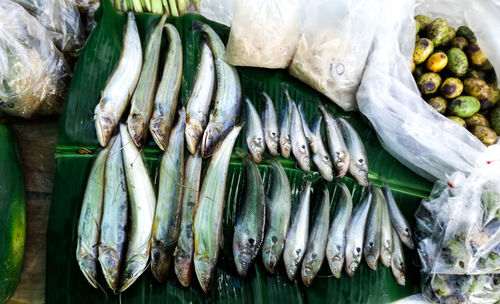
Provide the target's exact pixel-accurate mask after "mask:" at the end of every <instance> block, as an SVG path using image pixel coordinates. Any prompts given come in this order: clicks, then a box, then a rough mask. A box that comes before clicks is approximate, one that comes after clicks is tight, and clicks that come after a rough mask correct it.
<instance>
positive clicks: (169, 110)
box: [149, 24, 182, 151]
mask: <svg viewBox="0 0 500 304" xmlns="http://www.w3.org/2000/svg"><path fill="white" fill-rule="evenodd" d="M165 31H166V32H167V37H168V43H169V44H168V52H167V59H166V60H165V66H164V67H163V75H162V77H161V81H160V85H159V86H158V90H157V91H156V96H155V102H154V111H153V116H152V117H151V121H150V123H149V130H150V131H151V135H153V139H154V141H155V142H156V144H157V145H158V147H160V149H162V150H163V151H165V149H166V148H167V145H168V137H169V136H170V128H172V124H173V123H174V117H175V112H176V109H177V102H178V99H179V89H180V87H181V79H182V41H181V37H180V35H179V32H178V31H177V29H176V28H175V26H173V25H172V24H165Z"/></svg>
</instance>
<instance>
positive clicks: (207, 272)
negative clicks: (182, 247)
mask: <svg viewBox="0 0 500 304" xmlns="http://www.w3.org/2000/svg"><path fill="white" fill-rule="evenodd" d="M205 260H208V258H207V257H198V258H195V260H194V266H195V267H194V269H195V272H196V276H197V277H198V282H199V283H200V286H201V289H203V291H204V292H205V293H208V292H209V291H210V289H212V271H213V267H212V266H211V265H210V263H209V262H207V261H205Z"/></svg>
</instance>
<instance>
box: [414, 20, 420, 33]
mask: <svg viewBox="0 0 500 304" xmlns="http://www.w3.org/2000/svg"><path fill="white" fill-rule="evenodd" d="M415 29H416V31H415V33H416V34H417V35H418V32H420V23H418V21H416V22H415Z"/></svg>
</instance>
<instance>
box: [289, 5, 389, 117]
mask: <svg viewBox="0 0 500 304" xmlns="http://www.w3.org/2000/svg"><path fill="white" fill-rule="evenodd" d="M381 6H382V1H370V0H359V1H348V0H338V1H331V0H319V1H314V2H313V3H310V4H308V6H307V9H305V17H304V30H303V33H302V35H301V38H300V40H299V45H298V48H297V52H296V53H295V56H294V57H293V61H292V64H291V65H290V74H292V75H293V76H295V77H297V78H298V79H300V80H302V81H303V82H305V83H307V84H308V85H310V86H311V87H313V88H314V89H316V90H317V91H319V92H321V93H323V94H325V95H326V96H327V97H328V98H330V99H331V100H332V101H333V102H335V103H336V104H338V105H339V106H340V107H342V108H343V109H344V110H346V111H349V110H354V109H356V108H357V104H356V91H357V89H358V87H359V84H360V82H361V77H362V75H363V69H364V66H365V62H366V58H367V57H368V53H369V50H370V46H371V43H372V40H373V36H374V34H375V30H376V28H377V23H378V20H379V14H380V11H381Z"/></svg>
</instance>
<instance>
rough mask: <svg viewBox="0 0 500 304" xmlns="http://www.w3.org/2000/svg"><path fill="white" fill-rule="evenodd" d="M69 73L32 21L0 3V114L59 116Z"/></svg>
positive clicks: (22, 12)
mask: <svg viewBox="0 0 500 304" xmlns="http://www.w3.org/2000/svg"><path fill="white" fill-rule="evenodd" d="M68 71H69V69H68V66H67V64H66V61H65V60H64V58H63V55H62V54H61V53H60V52H59V51H58V49H57V48H56V46H55V45H54V43H53V42H52V40H51V37H50V35H49V34H48V33H47V30H46V29H45V28H44V27H43V26H42V25H41V24H40V23H39V22H38V21H37V20H36V19H35V17H33V16H32V15H30V14H29V13H28V12H26V10H25V9H24V8H23V7H22V6H20V5H19V4H17V3H14V2H11V1H5V0H3V1H0V112H5V113H6V114H8V115H12V116H19V117H23V118H32V117H34V116H38V115H50V114H55V113H60V112H61V110H62V102H63V100H64V97H65V94H66V89H67V80H68Z"/></svg>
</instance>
